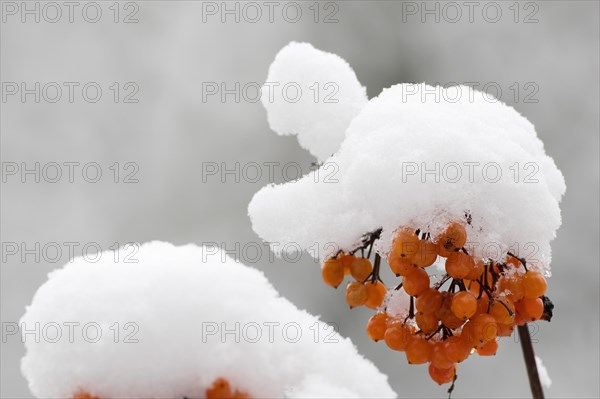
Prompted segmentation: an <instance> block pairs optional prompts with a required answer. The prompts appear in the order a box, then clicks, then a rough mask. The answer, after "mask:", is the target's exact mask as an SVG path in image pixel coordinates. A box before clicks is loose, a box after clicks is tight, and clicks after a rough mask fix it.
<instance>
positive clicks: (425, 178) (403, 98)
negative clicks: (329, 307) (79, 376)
mask: <svg viewBox="0 0 600 399" xmlns="http://www.w3.org/2000/svg"><path fill="white" fill-rule="evenodd" d="M282 51H283V50H282ZM285 51H286V54H288V55H287V57H289V58H293V55H292V54H290V53H293V52H296V50H295V47H286V50H285ZM301 53H302V52H298V53H297V55H298V56H300V55H301ZM274 65H275V66H276V67H277V68H278V69H279V68H282V67H283V65H282V64H281V62H280V60H279V59H278V58H276V60H275V61H274ZM272 68H273V66H272ZM289 73H290V75H293V74H301V73H304V70H300V71H299V70H296V69H290V72H289ZM318 73H319V72H316V71H311V72H310V74H311V76H312V75H318ZM296 79H297V80H302V79H303V76H298V77H296ZM302 107H303V106H302V104H298V105H297V108H296V109H295V110H294V111H297V114H298V115H300V116H302V115H305V114H306V113H307V112H310V110H309V109H305V108H302ZM288 111H289V112H291V111H292V110H291V109H290V110H286V112H288ZM275 112H277V110H275V109H273V110H271V111H270V113H269V118H270V119H275V118H277V117H281V118H283V115H279V116H277V115H275ZM286 115H287V114H286ZM348 116H349V114H341V115H340V117H341V119H342V120H343V121H344V124H346V120H347V118H348ZM287 117H290V118H291V116H289V115H287ZM314 117H315V118H316V117H317V115H315V116H314ZM329 118H335V116H330V117H329ZM324 122H325V120H324ZM315 123H316V122H315ZM326 123H331V120H330V119H327V120H326ZM310 150H311V152H313V153H314V152H316V149H314V148H313V147H311V149H310ZM327 151H328V152H329V151H331V148H329V147H328V148H327ZM325 168H327V169H325ZM564 192H565V182H564V178H563V175H562V174H561V172H560V171H559V170H558V168H557V167H556V165H555V163H554V161H553V159H552V158H550V157H549V156H548V155H546V153H545V151H544V145H543V143H542V142H541V141H540V139H539V138H538V137H537V134H536V131H535V128H534V126H533V125H532V124H531V123H530V122H529V121H528V120H527V119H526V118H524V117H523V116H522V115H520V114H519V113H518V112H517V111H515V110H514V109H513V108H512V107H509V106H507V105H505V104H504V103H502V102H500V101H499V100H497V99H495V98H493V97H491V96H490V95H489V94H487V93H482V92H479V91H476V90H474V89H473V88H471V87H467V86H453V87H448V88H444V87H439V86H438V87H433V86H428V85H426V84H424V83H422V84H398V85H394V86H392V87H390V88H388V89H384V90H383V91H382V93H381V94H380V95H379V96H377V97H375V98H373V99H371V100H370V101H369V103H368V104H367V105H366V106H364V107H363V108H362V109H361V110H360V112H359V113H358V115H356V116H355V117H354V118H353V119H352V121H351V122H350V124H349V126H348V128H347V129H346V132H345V138H344V140H343V142H342V143H341V145H340V146H339V148H338V149H337V151H336V152H335V154H333V155H332V156H331V157H329V158H328V159H327V160H326V161H325V163H324V165H323V166H322V167H321V169H320V170H315V171H313V172H311V173H309V174H308V175H306V176H304V177H302V178H301V179H299V180H298V181H294V182H289V183H286V184H281V185H269V186H267V187H264V188H263V189H261V190H260V191H259V192H257V193H256V194H255V196H254V198H253V199H252V201H251V202H250V205H249V216H250V218H251V220H252V227H253V229H254V231H255V232H256V233H257V234H258V235H259V236H260V237H261V238H262V239H264V240H265V241H267V242H275V243H277V244H278V248H283V247H291V246H289V245H287V246H286V245H285V244H288V243H295V244H297V245H294V248H296V247H297V246H300V247H301V248H303V249H310V252H311V254H313V255H314V256H315V257H317V258H319V259H321V260H323V259H326V258H328V257H330V256H332V255H334V254H335V253H336V252H337V251H338V250H340V249H342V250H351V249H353V248H355V247H356V246H357V245H358V244H359V243H360V239H361V237H362V236H363V235H364V234H366V233H369V232H372V231H374V230H377V229H378V228H383V234H382V239H381V240H380V241H378V242H377V243H376V249H377V250H378V252H379V253H381V254H382V255H385V254H387V253H388V252H389V251H390V249H391V244H392V238H393V236H394V232H395V231H396V230H397V229H398V228H399V227H402V226H407V227H411V228H414V229H417V228H420V229H421V231H425V232H430V234H431V236H432V238H433V239H435V238H436V237H437V236H438V235H439V234H441V232H442V231H443V230H444V229H445V227H446V226H447V225H448V224H449V223H450V222H452V221H459V222H461V223H463V224H464V225H465V226H466V230H467V234H468V242H467V246H466V247H467V248H468V249H469V251H470V252H469V253H470V254H471V255H474V256H475V257H480V258H485V259H488V258H489V259H493V260H495V261H503V260H504V259H505V257H506V252H507V251H509V250H510V251H511V252H513V253H516V254H517V255H518V256H521V257H523V258H525V259H526V260H527V261H528V262H530V264H531V265H533V267H534V268H539V269H541V270H544V271H546V272H549V266H550V259H551V249H550V241H551V240H552V239H553V238H554V237H555V235H556V231H557V229H558V228H559V226H560V224H561V215H560V208H559V202H560V200H561V198H562V195H563V194H564ZM467 221H468V222H469V224H467ZM316 248H318V249H319V250H318V251H317V250H315V249H316ZM274 250H276V249H275V248H274Z"/></svg>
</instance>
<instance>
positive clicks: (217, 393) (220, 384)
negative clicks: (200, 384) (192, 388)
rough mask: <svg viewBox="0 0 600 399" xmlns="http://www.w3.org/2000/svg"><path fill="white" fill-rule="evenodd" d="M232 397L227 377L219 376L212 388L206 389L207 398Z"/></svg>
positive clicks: (227, 398) (225, 398) (220, 398)
mask: <svg viewBox="0 0 600 399" xmlns="http://www.w3.org/2000/svg"><path fill="white" fill-rule="evenodd" d="M229 398H231V386H230V385H229V381H227V380H226V379H225V378H217V379H216V380H215V381H214V382H213V384H212V385H211V387H210V388H208V389H206V399H229Z"/></svg>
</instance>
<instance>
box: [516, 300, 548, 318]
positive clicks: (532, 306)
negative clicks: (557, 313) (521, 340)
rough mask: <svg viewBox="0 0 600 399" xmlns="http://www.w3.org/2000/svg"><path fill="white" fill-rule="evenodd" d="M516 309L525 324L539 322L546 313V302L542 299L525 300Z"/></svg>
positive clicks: (518, 303) (517, 304)
mask: <svg viewBox="0 0 600 399" xmlns="http://www.w3.org/2000/svg"><path fill="white" fill-rule="evenodd" d="M515 307H516V309H517V312H518V313H519V315H520V316H521V317H522V318H523V320H524V321H525V322H528V321H533V320H539V319H540V317H542V314H543V313H544V301H542V300H541V299H540V298H523V299H521V300H520V301H519V302H517V303H516V304H515Z"/></svg>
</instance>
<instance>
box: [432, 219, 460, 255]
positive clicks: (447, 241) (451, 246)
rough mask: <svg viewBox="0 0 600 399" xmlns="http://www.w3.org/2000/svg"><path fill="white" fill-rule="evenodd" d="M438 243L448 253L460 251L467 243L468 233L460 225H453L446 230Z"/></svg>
mask: <svg viewBox="0 0 600 399" xmlns="http://www.w3.org/2000/svg"><path fill="white" fill-rule="evenodd" d="M437 242H438V243H439V244H441V246H442V247H443V248H444V249H445V250H446V251H452V250H456V249H460V248H462V247H464V246H465V243H466V242H467V231H466V230H465V228H464V227H463V226H462V225H461V224H459V223H456V222H454V223H451V224H450V225H449V226H448V227H447V228H446V230H445V231H444V232H443V233H442V234H441V235H440V236H439V237H438V240H437Z"/></svg>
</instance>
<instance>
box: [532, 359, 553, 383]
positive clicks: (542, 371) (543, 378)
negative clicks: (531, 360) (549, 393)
mask: <svg viewBox="0 0 600 399" xmlns="http://www.w3.org/2000/svg"><path fill="white" fill-rule="evenodd" d="M535 364H536V366H537V370H538V375H539V376H540V382H541V383H542V386H543V387H544V388H550V385H552V380H551V379H550V375H549V374H548V370H547V369H546V367H545V366H544V364H543V363H542V358H540V357H539V356H537V355H536V356H535Z"/></svg>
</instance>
